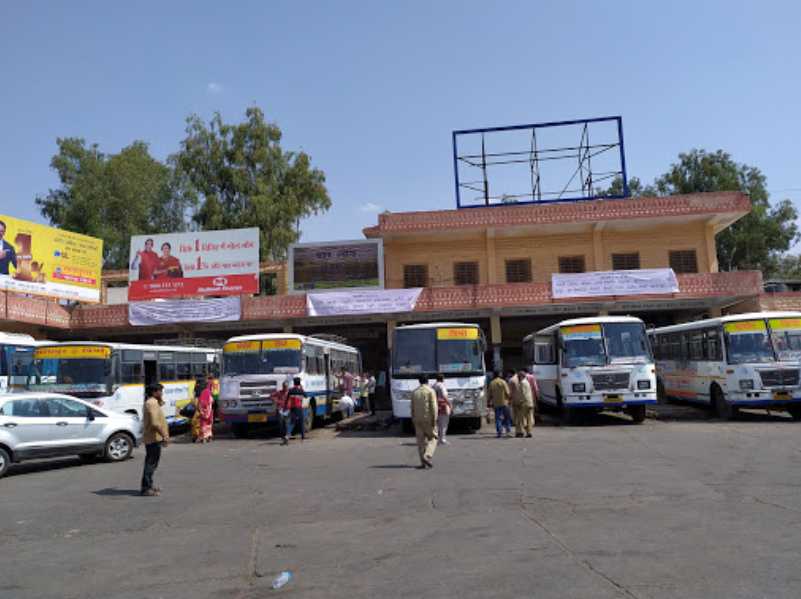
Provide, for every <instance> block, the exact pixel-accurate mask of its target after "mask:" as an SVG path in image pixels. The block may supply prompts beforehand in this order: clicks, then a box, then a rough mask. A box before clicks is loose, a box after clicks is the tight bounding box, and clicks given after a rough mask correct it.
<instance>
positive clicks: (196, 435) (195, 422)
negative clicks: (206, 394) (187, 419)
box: [191, 378, 206, 443]
mask: <svg viewBox="0 0 801 599" xmlns="http://www.w3.org/2000/svg"><path fill="white" fill-rule="evenodd" d="M205 387H206V380H205V379H203V378H197V379H195V397H194V398H192V405H193V406H195V413H194V414H193V415H192V424H191V426H192V429H191V430H192V443H197V442H198V440H199V439H200V394H201V393H202V392H203V389H204V388H205Z"/></svg>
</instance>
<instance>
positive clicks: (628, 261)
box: [612, 252, 640, 270]
mask: <svg viewBox="0 0 801 599" xmlns="http://www.w3.org/2000/svg"><path fill="white" fill-rule="evenodd" d="M639 269H640V255H639V254H638V253H636V252H635V253H633V254H612V270H639Z"/></svg>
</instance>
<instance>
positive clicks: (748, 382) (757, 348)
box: [649, 312, 801, 420]
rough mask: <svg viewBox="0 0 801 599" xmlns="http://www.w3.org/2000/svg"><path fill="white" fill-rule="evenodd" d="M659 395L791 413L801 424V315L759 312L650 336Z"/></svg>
mask: <svg viewBox="0 0 801 599" xmlns="http://www.w3.org/2000/svg"><path fill="white" fill-rule="evenodd" d="M649 335H650V337H651V343H652V344H653V346H654V353H655V354H656V368H657V375H658V377H659V389H660V392H661V393H662V394H663V395H664V397H666V398H674V399H683V400H687V401H690V402H696V403H699V404H705V405H709V406H712V407H713V408H714V409H715V411H716V412H717V415H718V416H719V417H720V418H723V419H724V420H725V419H729V418H731V417H732V416H734V415H736V413H737V410H738V409H739V408H766V409H770V410H779V411H786V412H789V414H790V415H791V416H792V417H793V418H794V419H795V420H801V380H799V368H801V312H755V313H750V314H737V315H733V316H723V317H721V318H712V319H708V320H699V321H696V322H689V323H685V324H677V325H673V326H667V327H661V328H658V329H653V330H651V331H650V332H649Z"/></svg>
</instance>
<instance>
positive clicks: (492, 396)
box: [487, 370, 512, 439]
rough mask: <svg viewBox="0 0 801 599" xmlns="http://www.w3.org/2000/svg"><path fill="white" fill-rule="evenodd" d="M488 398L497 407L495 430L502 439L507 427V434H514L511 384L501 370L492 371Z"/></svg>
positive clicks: (508, 435)
mask: <svg viewBox="0 0 801 599" xmlns="http://www.w3.org/2000/svg"><path fill="white" fill-rule="evenodd" d="M487 398H488V399H489V404H490V406H492V407H493V408H494V409H495V432H496V434H497V437H498V438H499V439H500V437H501V432H502V431H503V430H504V429H505V430H506V436H507V437H511V436H512V410H511V408H510V407H509V400H510V398H511V391H510V390H509V385H508V384H507V383H506V381H505V380H503V377H502V376H501V371H500V370H495V371H494V372H493V373H492V381H491V382H490V384H489V386H488V387H487Z"/></svg>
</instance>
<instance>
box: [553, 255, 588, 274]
mask: <svg viewBox="0 0 801 599" xmlns="http://www.w3.org/2000/svg"><path fill="white" fill-rule="evenodd" d="M584 271H585V267H584V256H560V257H559V272H561V273H575V272H584Z"/></svg>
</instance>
